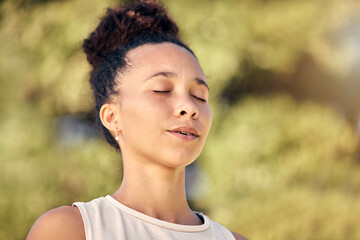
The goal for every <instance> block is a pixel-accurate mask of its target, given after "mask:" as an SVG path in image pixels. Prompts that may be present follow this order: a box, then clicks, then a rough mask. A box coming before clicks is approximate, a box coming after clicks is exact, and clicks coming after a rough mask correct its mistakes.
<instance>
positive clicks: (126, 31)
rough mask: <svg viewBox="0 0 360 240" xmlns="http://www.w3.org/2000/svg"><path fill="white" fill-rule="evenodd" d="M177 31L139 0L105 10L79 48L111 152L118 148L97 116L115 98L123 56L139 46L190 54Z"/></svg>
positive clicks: (155, 6)
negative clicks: (171, 48)
mask: <svg viewBox="0 0 360 240" xmlns="http://www.w3.org/2000/svg"><path fill="white" fill-rule="evenodd" d="M178 32H179V30H178V27H177V25H176V23H175V22H174V21H173V20H172V19H171V18H170V17H169V15H168V13H167V12H166V10H165V9H164V8H163V7H162V6H161V5H160V4H159V3H158V2H157V1H150V0H140V1H136V2H134V3H130V4H127V5H125V6H120V7H118V8H112V9H111V8H108V9H107V12H106V14H105V16H104V17H102V18H101V20H100V23H99V25H98V26H97V28H96V29H95V31H93V32H92V33H91V34H90V36H89V37H88V38H87V39H85V40H84V43H83V45H82V47H83V50H84V52H85V53H86V55H87V60H88V61H89V63H90V64H91V65H92V66H93V69H92V71H91V74H90V84H91V87H92V90H93V94H94V101H95V114H96V115H95V118H96V123H97V125H98V127H99V128H101V130H102V132H103V134H104V136H105V139H106V141H107V142H108V143H109V144H110V145H111V146H113V147H114V148H115V149H117V150H120V147H119V145H118V143H117V141H115V139H114V137H113V136H112V134H111V132H110V131H109V130H108V129H107V128H105V127H104V126H103V125H102V123H101V120H100V116H99V112H100V109H101V106H102V105H103V104H105V103H106V102H107V101H108V100H109V98H110V96H112V95H114V94H119V92H118V91H117V90H116V88H115V86H116V84H117V82H116V77H117V75H118V74H119V73H120V72H121V71H123V70H124V69H125V68H126V67H127V66H128V65H127V62H126V59H125V57H126V53H127V52H128V51H130V50H131V49H134V48H136V47H138V46H140V45H143V44H159V43H164V42H170V43H174V44H176V45H178V46H181V47H183V48H185V49H187V50H188V51H189V52H190V53H191V54H192V55H194V56H195V54H194V53H193V51H192V50H191V49H190V48H189V47H188V46H187V45H186V44H184V43H183V42H182V41H181V40H180V38H179V36H178Z"/></svg>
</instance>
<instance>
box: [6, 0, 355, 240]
mask: <svg viewBox="0 0 360 240" xmlns="http://www.w3.org/2000/svg"><path fill="white" fill-rule="evenodd" d="M163 2H164V4H165V6H166V7H167V8H168V10H169V11H170V13H171V15H172V16H173V18H174V19H175V20H176V21H177V23H178V24H179V27H180V29H181V31H182V36H183V39H184V41H185V42H187V43H189V44H190V46H191V47H192V48H193V50H194V51H195V53H196V54H197V56H198V58H199V60H200V63H201V64H202V66H203V69H204V71H205V72H206V74H207V75H208V81H209V85H210V88H211V94H212V96H211V107H212V110H213V115H214V120H213V126H212V130H211V133H210V135H209V137H208V141H207V144H206V146H205V149H204V151H203V153H202V155H201V156H200V158H199V159H198V161H197V163H196V164H195V165H192V166H191V167H190V169H189V175H188V176H189V178H188V180H189V181H188V182H187V185H189V193H188V194H189V198H190V200H191V204H192V205H193V206H194V208H196V209H200V210H202V211H204V212H205V213H206V214H208V215H209V216H210V217H211V218H213V219H214V220H216V221H219V222H221V223H223V224H224V225H226V226H227V227H228V228H230V229H231V230H233V231H237V232H240V233H242V234H244V235H245V236H247V237H249V238H250V239H276V240H285V239H291V240H296V239H299V240H301V239H316V240H321V239H324V240H332V239H334V240H337V239H347V240H350V239H351V240H352V239H354V240H355V239H360V227H359V224H360V151H359V149H360V147H359V146H360V145H359V132H360V120H359V119H360V94H359V93H360V79H359V77H360V27H359V26H360V2H359V1H358V0H288V1H283V0H207V1H205V0H198V1H190V0H182V1H178V0H166V1H163ZM116 4H117V1H111V0H106V1H103V0H102V1H100V0H73V1H70V0H67V1H60V0H58V1H54V0H2V1H0V54H1V56H0V112H1V117H0V134H1V137H0V157H1V158H0V196H1V197H0V239H24V238H25V237H26V235H27V233H28V231H29V229H30V227H31V226H32V224H33V222H34V221H35V220H36V219H37V218H38V217H39V216H40V215H41V214H42V213H44V212H45V211H47V210H49V209H51V208H54V207H57V206H60V205H70V204H71V203H72V202H74V201H89V200H91V199H93V198H96V197H99V196H104V195H106V194H110V193H113V192H114V191H115V190H116V189H117V188H118V186H119V184H120V181H121V168H122V167H121V158H120V156H119V155H118V154H117V153H116V152H115V151H113V150H112V149H111V148H110V147H108V146H107V145H106V144H105V143H104V141H103V140H102V138H101V137H100V136H99V134H98V133H97V132H96V130H94V128H93V117H92V116H93V115H92V110H91V109H92V100H91V92H90V88H89V85H88V83H87V79H88V76H89V70H90V68H89V66H88V64H87V62H86V59H85V55H84V54H83V53H82V51H81V44H82V39H84V38H85V37H87V36H88V34H89V33H90V31H92V30H93V29H94V28H95V27H96V25H97V23H98V20H99V18H100V16H101V15H102V14H103V13H104V12H105V9H106V7H108V6H114V5H116Z"/></svg>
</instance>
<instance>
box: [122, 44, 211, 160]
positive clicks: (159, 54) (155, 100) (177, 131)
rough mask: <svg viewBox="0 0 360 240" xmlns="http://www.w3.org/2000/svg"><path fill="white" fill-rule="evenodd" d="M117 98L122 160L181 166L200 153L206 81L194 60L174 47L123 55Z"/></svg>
mask: <svg viewBox="0 0 360 240" xmlns="http://www.w3.org/2000/svg"><path fill="white" fill-rule="evenodd" d="M127 60H128V62H129V65H130V67H129V68H128V69H127V70H126V71H125V72H124V73H122V74H120V75H121V76H119V78H120V79H119V81H120V84H119V88H120V95H119V96H117V99H116V100H117V101H116V102H118V106H119V114H118V116H117V118H118V119H119V122H120V125H121V129H120V140H119V142H120V147H121V150H122V154H123V158H124V160H126V159H127V158H129V159H130V158H131V159H137V160H139V161H142V162H147V163H156V164H161V165H164V166H167V167H184V166H186V165H188V164H190V163H191V162H193V161H194V160H195V159H196V158H197V157H198V156H199V154H200V152H201V150H202V148H203V146H204V143H205V140H206V137H207V135H208V132H209V130H210V126H211V120H212V115H211V110H210V107H209V104H208V102H207V101H208V99H209V89H208V87H207V83H206V77H205V75H204V73H203V71H202V69H201V67H200V65H199V63H198V61H197V60H196V59H195V58H194V56H193V55H192V54H191V53H189V52H188V51H187V50H186V49H184V48H182V47H179V46H177V45H175V44H172V43H161V44H146V45H142V46H140V47H137V48H135V49H133V50H131V51H130V52H129V53H128V54H127Z"/></svg>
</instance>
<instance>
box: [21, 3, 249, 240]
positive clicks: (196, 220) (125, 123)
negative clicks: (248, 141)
mask: <svg viewBox="0 0 360 240" xmlns="http://www.w3.org/2000/svg"><path fill="white" fill-rule="evenodd" d="M83 49H84V51H85V52H86V54H87V58H88V61H89V62H90V64H92V66H93V70H92V72H91V76H90V83H91V86H92V89H93V91H94V98H95V108H96V111H97V120H98V123H99V125H100V126H101V128H102V130H103V133H104V136H105V138H106V140H107V141H108V142H109V143H110V144H111V145H112V146H114V147H115V148H116V149H118V150H120V149H121V153H122V159H123V164H124V168H123V169H124V173H123V180H122V183H121V186H120V188H119V189H118V190H117V191H116V192H115V193H114V194H112V195H111V196H106V197H101V198H98V199H95V200H93V201H91V202H88V203H74V204H73V206H72V207H70V206H64V207H60V208H57V209H53V210H51V211H49V212H47V213H45V214H44V215H43V216H41V217H40V218H39V219H38V220H37V221H36V223H35V224H34V226H33V227H32V229H31V231H30V233H29V235H28V239H29V240H33V239H88V240H89V239H245V238H243V237H242V236H241V235H239V234H235V233H231V232H230V231H229V230H228V229H226V228H225V227H224V226H222V225H220V224H218V223H216V222H213V221H211V220H210V219H209V218H208V217H207V216H205V215H203V214H202V213H198V212H194V211H192V210H191V209H190V208H189V206H188V203H187V201H186V196H185V186H184V180H185V167H186V166H187V165H189V164H190V163H192V162H193V161H195V159H196V158H197V157H198V156H199V154H200V152H201V150H202V148H203V146H204V143H205V139H206V137H207V135H208V132H209V129H210V125H211V119H212V115H211V111H210V107H209V104H208V98H209V89H208V85H207V83H206V77H205V75H204V73H203V71H202V69H201V67H200V64H199V63H198V61H197V59H196V57H195V55H194V53H193V52H192V51H191V49H190V48H189V47H188V46H186V45H185V44H184V43H182V42H181V41H180V40H179V37H178V28H177V26H176V24H175V23H174V22H173V21H172V20H171V19H170V18H169V16H168V15H167V12H166V11H165V10H164V9H163V8H162V7H161V6H160V5H159V4H157V3H155V2H151V1H141V2H137V3H133V4H130V5H126V6H123V7H120V8H116V9H108V11H107V13H106V15H105V16H104V17H103V18H102V19H101V21H100V23H99V25H98V27H97V28H96V30H95V31H94V32H92V33H91V34H90V36H89V38H88V39H85V41H84V44H83Z"/></svg>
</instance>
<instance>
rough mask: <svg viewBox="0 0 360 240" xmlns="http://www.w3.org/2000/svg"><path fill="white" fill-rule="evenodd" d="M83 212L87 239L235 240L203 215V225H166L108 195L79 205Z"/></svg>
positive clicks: (224, 229) (228, 232) (78, 203)
mask: <svg viewBox="0 0 360 240" xmlns="http://www.w3.org/2000/svg"><path fill="white" fill-rule="evenodd" d="M73 206H76V207H78V209H79V210H80V213H81V216H82V219H83V222H84V226H85V236H86V240H123V239H135V240H148V239H149V240H150V239H151V240H153V239H159V240H173V239H181V240H190V239H191V240H194V239H195V240H211V239H219V240H220V239H221V240H224V239H225V240H228V239H229V240H234V239H235V237H234V236H233V235H232V233H231V232H230V231H229V230H228V229H227V228H225V227H224V226H222V225H221V224H219V223H216V222H214V221H212V220H211V219H210V218H209V217H207V216H205V215H204V214H202V213H197V214H198V215H199V216H201V217H202V218H203V220H204V223H203V224H202V225H181V224H175V223H169V222H165V221H162V220H159V219H156V218H153V217H150V216H148V215H145V214H143V213H141V212H138V211H135V210H133V209H131V208H129V207H127V206H125V205H123V204H121V203H120V202H119V201H117V200H115V199H114V198H113V197H111V196H109V195H107V196H106V197H100V198H97V199H94V200H92V201H90V202H87V203H83V202H76V203H74V204H73Z"/></svg>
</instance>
